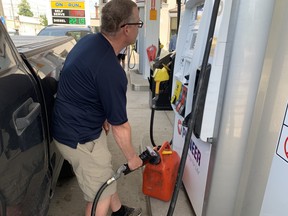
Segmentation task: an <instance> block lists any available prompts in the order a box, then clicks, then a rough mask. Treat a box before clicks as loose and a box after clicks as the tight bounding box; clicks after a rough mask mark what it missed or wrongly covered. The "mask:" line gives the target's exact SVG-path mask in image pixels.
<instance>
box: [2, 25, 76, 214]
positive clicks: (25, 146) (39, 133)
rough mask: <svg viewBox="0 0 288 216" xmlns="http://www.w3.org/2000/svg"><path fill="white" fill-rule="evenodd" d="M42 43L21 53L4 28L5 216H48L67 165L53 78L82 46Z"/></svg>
mask: <svg viewBox="0 0 288 216" xmlns="http://www.w3.org/2000/svg"><path fill="white" fill-rule="evenodd" d="M18 37H20V36H18ZM35 37H37V36H35ZM37 38H38V37H37ZM57 38H58V37H57ZM39 39H40V38H38V41H37V42H35V43H34V45H33V43H31V44H30V45H25V44H21V43H18V47H17V48H16V47H15V45H14V43H13V41H12V40H11V37H10V36H9V35H8V33H7V31H6V30H5V28H4V26H3V24H2V22H0V215H1V216H18V215H21V216H31V215H47V212H48V206H49V201H50V197H51V196H52V195H53V191H54V189H55V186H56V182H57V179H58V176H59V173H60V170H61V167H62V163H63V158H62V156H61V155H60V154H59V152H58V151H57V149H56V146H55V144H54V143H53V140H52V134H51V133H50V118H51V112H52V108H53V103H54V96H55V93H56V90H57V80H56V79H55V77H53V76H52V75H53V74H54V72H55V70H56V69H59V70H60V68H59V67H61V65H63V60H65V57H66V56H67V53H69V51H70V50H71V49H72V47H73V45H75V43H76V42H75V40H74V39H73V38H71V37H62V38H59V40H55V38H54V37H52V38H50V39H49V38H48V37H46V38H41V39H42V41H39ZM18 42H19V41H18ZM19 50H22V51H21V52H19ZM52 54H53V55H52ZM35 59H37V61H35Z"/></svg>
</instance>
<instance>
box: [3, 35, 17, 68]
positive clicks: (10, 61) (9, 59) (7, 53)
mask: <svg viewBox="0 0 288 216" xmlns="http://www.w3.org/2000/svg"><path fill="white" fill-rule="evenodd" d="M15 64H16V63H15V60H14V58H13V56H12V52H11V49H10V47H9V46H8V44H7V42H6V40H5V36H4V34H3V32H1V31H0V72H2V71H4V70H7V69H8V68H11V67H13V66H15Z"/></svg>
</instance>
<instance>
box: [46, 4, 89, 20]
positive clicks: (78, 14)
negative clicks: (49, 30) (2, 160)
mask: <svg viewBox="0 0 288 216" xmlns="http://www.w3.org/2000/svg"><path fill="white" fill-rule="evenodd" d="M51 12H52V23H54V24H70V25H85V24H86V20H85V2H84V1H71V2H69V1H51Z"/></svg>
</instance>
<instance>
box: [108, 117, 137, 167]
mask: <svg viewBox="0 0 288 216" xmlns="http://www.w3.org/2000/svg"><path fill="white" fill-rule="evenodd" d="M111 127H112V132H113V135H114V139H115V140H116V143H117V144H118V146H119V147H120V149H121V150H122V152H123V154H124V156H125V158H126V159H127V162H128V166H129V168H130V169H131V170H134V169H137V168H138V167H140V166H142V160H141V159H140V158H139V156H138V155H137V154H136V152H135V150H134V148H133V146H132V142H131V127H130V124H129V122H126V123H124V124H122V125H111Z"/></svg>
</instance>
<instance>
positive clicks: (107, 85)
mask: <svg viewBox="0 0 288 216" xmlns="http://www.w3.org/2000/svg"><path fill="white" fill-rule="evenodd" d="M123 11H125V13H123ZM142 25H143V22H142V21H140V19H139V11H138V8H137V5H136V3H135V2H133V1H131V0H112V1H109V2H108V3H107V4H106V5H105V6H104V7H103V9H102V16H101V30H100V33H98V34H90V35H87V36H85V37H84V38H82V39H81V40H80V41H79V42H78V43H77V44H76V45H75V47H74V48H73V49H72V50H71V51H70V53H69V55H68V56H67V58H66V61H65V64H64V67H63V70H62V72H61V76H60V80H59V86H58V92H57V98H56V101H55V106H54V113H53V114H54V120H53V137H54V140H55V143H56V146H57V147H58V148H59V150H60V152H61V153H62V155H63V157H64V158H65V159H66V160H68V161H69V162H70V163H71V164H72V166H73V170H74V172H75V174H76V177H77V181H78V183H79V186H80V188H81V189H82V191H83V193H84V198H85V200H86V201H87V205H86V212H85V214H86V216H90V214H91V208H92V204H93V200H94V197H95V195H96V193H97V191H98V190H99V188H100V187H101V185H102V184H103V183H104V182H106V180H107V179H109V178H110V177H111V176H112V174H113V173H114V172H113V169H112V164H111V154H110V152H109V150H108V148H107V138H106V135H107V133H108V131H109V127H110V125H111V128H112V132H113V135H114V139H115V141H116V143H117V144H118V146H119V147H120V149H121V150H122V152H123V154H124V156H125V158H126V159H127V163H128V166H129V168H130V169H131V170H134V169H137V168H139V167H140V166H141V165H142V160H141V159H140V158H139V157H138V154H136V152H135V151H134V148H133V146H132V143H131V128H130V125H129V122H128V118H127V111H126V91H127V84H128V81H127V77H126V74H125V72H124V70H123V68H122V67H121V65H120V64H119V61H118V59H117V55H118V54H119V52H120V51H121V50H122V49H123V48H124V47H126V46H128V45H130V44H133V43H134V42H135V40H136V37H137V34H138V28H141V27H142ZM109 207H110V208H111V210H112V212H113V213H112V216H124V215H125V216H128V215H141V211H142V210H141V209H134V208H129V207H127V206H124V205H122V204H121V202H120V200H119V197H118V194H117V192H116V183H113V184H111V185H109V187H107V188H106V189H105V190H104V192H103V193H102V196H101V198H100V201H99V202H98V205H97V209H96V215H97V216H104V215H107V212H108V209H109Z"/></svg>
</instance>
